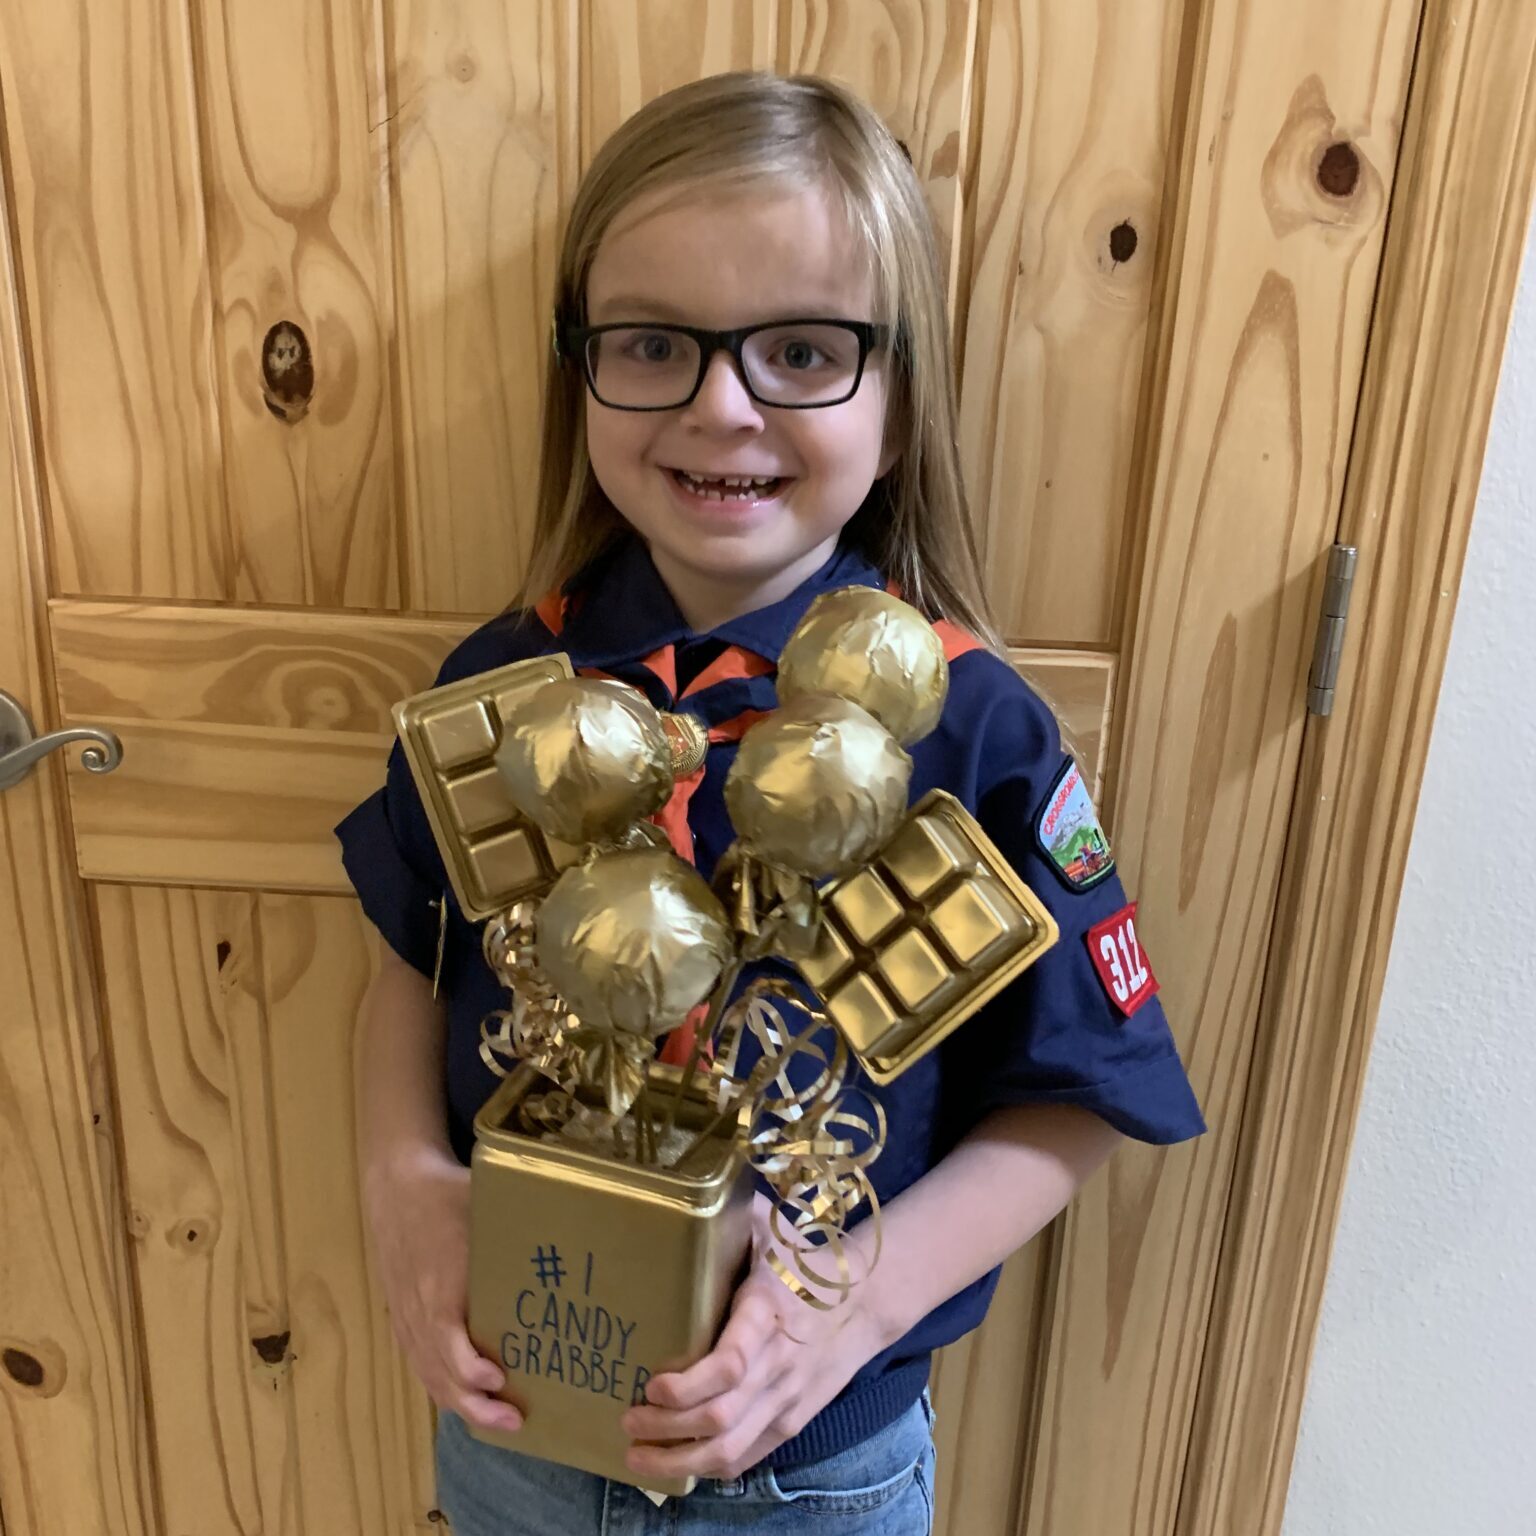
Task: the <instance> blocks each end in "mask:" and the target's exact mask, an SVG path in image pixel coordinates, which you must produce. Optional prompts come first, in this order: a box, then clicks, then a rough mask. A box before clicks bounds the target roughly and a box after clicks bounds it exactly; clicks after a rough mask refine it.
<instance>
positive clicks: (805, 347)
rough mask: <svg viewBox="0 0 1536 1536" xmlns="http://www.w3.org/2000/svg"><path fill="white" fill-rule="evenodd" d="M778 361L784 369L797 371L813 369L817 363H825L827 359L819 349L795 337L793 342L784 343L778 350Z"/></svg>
mask: <svg viewBox="0 0 1536 1536" xmlns="http://www.w3.org/2000/svg"><path fill="white" fill-rule="evenodd" d="M778 360H779V361H780V362H781V363H783V364H784V366H785V367H786V368H793V369H795V370H796V371H799V370H802V369H806V368H814V367H816V365H817V364H818V363H822V362H825V361H826V360H827V359H826V354H825V353H824V352H823V351H822V350H821V348H820V347H817V346H813V345H812V344H811V343H810V342H808V341H806V340H804V339H803V338H798V337H797V338H795V339H794V340H791V341H786V342H785V343H784V344H783V346H781V347H780V348H779V357H778Z"/></svg>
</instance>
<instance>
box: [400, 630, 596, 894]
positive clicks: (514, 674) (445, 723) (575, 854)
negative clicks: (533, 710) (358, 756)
mask: <svg viewBox="0 0 1536 1536" xmlns="http://www.w3.org/2000/svg"><path fill="white" fill-rule="evenodd" d="M572 675H573V673H572V670H571V664H570V662H569V660H567V658H566V657H565V656H563V655H557V656H536V657H534V658H533V659H532V660H531V661H517V662H513V663H512V665H511V666H508V667H499V668H497V670H496V671H494V672H482V673H481V674H480V675H479V676H478V677H467V678H465V679H464V680H463V682H459V683H447V684H445V685H444V686H443V687H441V688H432V689H429V690H428V691H427V692H425V693H418V694H416V695H415V696H414V697H412V698H409V699H406V700H405V701H404V702H403V703H400V704H397V705H396V706H395V711H394V714H395V727H396V729H397V731H398V733H399V736H400V744H401V746H402V747H403V748H404V750H405V759H406V762H407V763H408V764H409V765H410V769H411V775H412V777H413V778H414V779H415V780H416V787H417V790H418V791H419V792H420V794H421V800H422V804H423V806H424V807H425V808H426V812H427V819H428V820H429V821H430V822H431V824H432V835H433V836H434V837H435V838H436V839H437V846H438V849H439V851H440V852H441V853H442V855H443V863H444V865H445V866H446V868H447V870H448V878H449V880H450V881H451V882H452V884H453V894H454V895H455V896H456V897H457V898H458V902H459V907H460V909H461V910H462V911H463V913H464V915H465V917H467V918H469V919H470V920H471V921H478V920H479V919H481V918H486V917H490V916H492V915H493V914H495V913H498V912H503V911H505V910H506V909H507V908H508V907H510V906H511V905H512V904H513V903H514V902H518V901H525V900H527V899H529V898H531V897H534V896H540V895H542V894H543V893H544V892H545V891H546V890H547V889H548V888H549V887H550V886H551V885H553V884H554V882H555V879H556V878H557V877H558V876H559V874H560V872H561V871H562V870H564V869H566V868H567V867H568V866H570V865H571V864H574V863H575V862H576V861H577V859H578V858H579V857H580V852H581V851H580V849H577V848H572V847H570V846H569V845H568V844H565V843H559V842H556V841H555V840H554V839H553V838H549V837H546V836H545V835H544V834H543V833H542V832H540V831H539V829H538V828H537V827H535V826H534V825H533V824H532V823H531V822H529V821H527V820H525V819H524V818H523V817H522V816H521V815H520V814H519V813H518V810H517V807H516V806H515V805H513V803H512V799H511V797H510V795H508V793H507V789H506V785H505V783H504V782H503V780H502V777H501V774H500V772H499V771H498V770H497V767H496V762H495V756H496V748H497V746H498V745H499V744H500V742H501V737H502V731H503V728H504V723H505V721H506V720H507V719H508V718H509V717H510V716H511V715H512V714H513V713H514V712H515V711H516V710H517V708H518V707H519V705H521V704H522V703H524V702H525V701H526V700H527V699H528V698H530V697H531V696H532V695H533V694H534V693H536V692H537V691H538V690H539V689H540V688H542V687H543V686H544V684H545V683H548V682H553V681H554V680H555V679H556V678H562V677H570V676H572Z"/></svg>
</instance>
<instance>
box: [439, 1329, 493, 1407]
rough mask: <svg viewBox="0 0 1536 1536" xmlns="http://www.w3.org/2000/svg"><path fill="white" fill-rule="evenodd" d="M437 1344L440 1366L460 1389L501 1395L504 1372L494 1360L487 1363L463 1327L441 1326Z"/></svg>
mask: <svg viewBox="0 0 1536 1536" xmlns="http://www.w3.org/2000/svg"><path fill="white" fill-rule="evenodd" d="M440 1341H441V1342H440V1347H441V1350H442V1355H443V1363H444V1364H445V1365H446V1366H447V1367H448V1373H449V1375H450V1376H452V1377H453V1379H454V1381H456V1382H457V1383H458V1384H459V1385H460V1386H461V1387H464V1388H466V1389H468V1390H471V1391H476V1392H500V1391H501V1389H502V1388H503V1387H504V1386H505V1385H506V1384H507V1373H506V1372H505V1371H504V1370H502V1368H501V1367H500V1366H499V1365H497V1364H496V1362H495V1361H494V1360H487V1359H486V1358H485V1356H484V1355H482V1354H481V1353H480V1352H479V1350H477V1349H476V1348H475V1346H474V1344H473V1343H472V1342H471V1340H470V1337H469V1335H468V1334H467V1333H465V1331H464V1330H463V1329H462V1328H454V1327H452V1326H448V1327H444V1328H443V1329H442V1330H441V1334H440Z"/></svg>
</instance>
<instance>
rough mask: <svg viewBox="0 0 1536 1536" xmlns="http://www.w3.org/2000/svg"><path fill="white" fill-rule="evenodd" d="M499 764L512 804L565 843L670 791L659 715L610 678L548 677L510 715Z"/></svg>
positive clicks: (642, 814)
mask: <svg viewBox="0 0 1536 1536" xmlns="http://www.w3.org/2000/svg"><path fill="white" fill-rule="evenodd" d="M496 766H497V768H498V769H499V770H500V772H501V776H502V779H503V780H504V781H505V782H506V785H507V790H508V792H509V793H510V794H511V796H512V800H513V803H514V804H515V805H516V806H517V808H518V810H520V811H521V812H522V813H523V815H524V816H526V817H527V818H528V819H529V821H531V822H532V823H533V824H534V825H535V826H536V827H538V828H539V830H540V831H541V832H545V833H547V834H548V835H549V836H550V837H556V838H559V839H560V840H561V841H562V842H567V843H598V842H607V841H611V840H613V839H615V838H617V837H620V836H621V835H622V834H623V833H624V832H625V831H626V830H628V828H629V827H631V826H633V825H634V823H635V822H637V821H643V820H644V819H645V818H646V817H647V816H650V815H652V814H654V813H655V812H656V811H657V810H659V809H660V808H661V807H662V806H663V805H665V804H666V801H667V796H668V795H670V794H671V793H672V749H671V745H670V743H669V742H668V740H667V734H666V732H665V731H664V730H663V729H662V725H661V716H660V715H659V714H658V713H657V711H656V710H655V709H654V708H653V707H652V706H651V704H650V702H649V700H647V699H646V698H645V697H644V696H643V695H642V694H639V693H637V692H636V691H635V690H634V689H633V688H629V687H626V686H625V685H624V684H623V683H616V682H613V681H612V680H611V679H607V678H595V677H574V678H561V679H559V680H557V681H555V682H552V683H546V684H545V685H544V686H543V687H542V688H540V689H539V691H538V692H537V693H536V694H534V695H533V697H532V698H531V699H529V700H528V702H527V703H526V704H524V705H523V706H522V707H521V708H520V709H519V710H518V711H517V714H516V715H515V716H514V717H513V719H512V721H511V723H510V725H509V727H508V729H507V733H506V735H505V736H503V737H502V741H501V745H500V746H499V747H498V748H497V749H496Z"/></svg>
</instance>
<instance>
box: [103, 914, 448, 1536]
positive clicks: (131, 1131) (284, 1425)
mask: <svg viewBox="0 0 1536 1536" xmlns="http://www.w3.org/2000/svg"><path fill="white" fill-rule="evenodd" d="M96 903H97V911H98V915H99V923H100V937H101V956H102V962H103V966H104V968H105V970H106V972H107V973H108V974H109V975H110V976H112V977H113V978H114V984H113V987H112V993H111V1010H112V1012H111V1025H112V1035H113V1040H114V1044H115V1055H116V1065H117V1082H118V1094H119V1098H120V1102H121V1105H122V1124H123V1142H124V1153H125V1165H126V1178H127V1188H128V1197H129V1225H130V1230H131V1231H132V1233H133V1235H134V1239H135V1261H136V1265H137V1271H138V1289H139V1294H140V1296H141V1298H142V1301H143V1309H144V1341H145V1358H146V1360H147V1362H148V1369H149V1376H150V1384H151V1389H152V1394H153V1401H154V1404H155V1418H156V1428H157V1436H156V1440H157V1445H158V1446H159V1448H160V1454H161V1457H162V1459H163V1465H162V1468H161V1482H162V1486H163V1488H164V1490H165V1515H166V1521H167V1529H169V1530H194V1529H195V1530H197V1531H199V1532H208V1533H210V1536H219V1533H230V1536H236V1533H238V1536H245V1533H248V1532H251V1531H256V1530H261V1531H270V1532H272V1533H274V1536H302V1533H306V1532H316V1531H330V1530H336V1531H342V1530H346V1531H351V1530H358V1531H364V1530H370V1531H386V1532H390V1533H394V1536H405V1533H407V1532H415V1531H422V1530H426V1529H429V1528H430V1527H429V1525H428V1520H427V1516H428V1512H429V1511H430V1509H431V1508H432V1499H431V1480H430V1475H429V1473H428V1472H427V1471H426V1470H425V1461H424V1458H425V1456H426V1454H427V1447H428V1445H429V1444H430V1417H429V1415H428V1413H427V1410H426V1407H425V1405H424V1402H423V1401H421V1400H420V1399H421V1394H420V1391H419V1389H416V1390H415V1392H414V1400H413V1398H412V1396H411V1394H409V1393H406V1394H405V1395H404V1396H402V1392H403V1389H404V1383H405V1378H404V1377H403V1375H402V1374H401V1369H400V1365H399V1362H398V1360H397V1358H396V1356H395V1352H394V1350H393V1347H392V1345H391V1344H390V1342H389V1337H388V1329H387V1325H386V1324H385V1323H384V1321H383V1320H382V1318H381V1316H380V1308H379V1301H378V1297H377V1296H376V1295H375V1294H374V1292H373V1290H372V1288H371V1284H370V1282H369V1279H368V1276H367V1268H366V1260H365V1254H364V1240H363V1232H362V1225H361V1218H360V1215H359V1210H358V1201H357V1193H356V1169H355V1162H354V1158H353V1152H352V1114H351V1081H352V1038H353V1031H352V1021H353V1019H354V1018H355V1016H356V1012H357V1007H358V1004H359V1002H360V1000H361V992H362V989H363V987H364V986H365V985H366V982H367V978H368V976H369V975H370V973H371V968H372V964H373V954H372V949H371V940H370V939H369V937H368V935H367V933H366V931H365V927H366V925H365V924H364V923H363V921H362V919H361V917H360V916H359V914H358V913H357V911H356V909H355V906H354V904H353V903H350V902H340V901H329V900H322V901H313V900H298V899H288V900H283V899H280V898H271V897H266V898H263V897H255V896H247V895H236V894H232V893H217V892H194V891H185V890H163V891H157V890H147V889H133V888H129V887H117V886H102V887H99V888H98V889H97V892H96ZM320 946H323V947H320ZM322 954H323V957H324V958H323V962H321V963H319V964H317V961H319V960H320V956H321V955H322ZM327 1025H328V1027H327ZM402 1431H404V1433H405V1437H404V1438H402Z"/></svg>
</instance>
